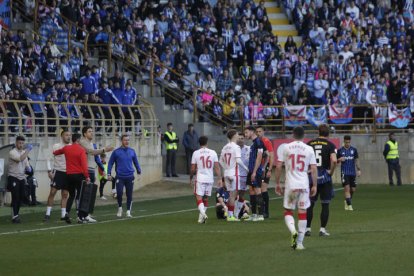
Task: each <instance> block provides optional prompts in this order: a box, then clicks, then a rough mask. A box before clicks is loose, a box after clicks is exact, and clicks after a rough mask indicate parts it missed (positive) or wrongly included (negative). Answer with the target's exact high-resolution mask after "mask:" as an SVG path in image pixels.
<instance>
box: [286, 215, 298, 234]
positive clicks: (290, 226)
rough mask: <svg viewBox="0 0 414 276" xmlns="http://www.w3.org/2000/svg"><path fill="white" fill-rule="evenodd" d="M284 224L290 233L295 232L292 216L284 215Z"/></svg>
mask: <svg viewBox="0 0 414 276" xmlns="http://www.w3.org/2000/svg"><path fill="white" fill-rule="evenodd" d="M285 223H286V226H287V228H288V229H289V231H290V233H292V234H293V233H295V232H296V228H295V219H294V218H293V216H291V215H285Z"/></svg>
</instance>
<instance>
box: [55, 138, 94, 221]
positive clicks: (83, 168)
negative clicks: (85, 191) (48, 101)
mask: <svg viewBox="0 0 414 276" xmlns="http://www.w3.org/2000/svg"><path fill="white" fill-rule="evenodd" d="M80 139H81V135H80V134H77V133H76V134H73V135H72V145H68V146H65V147H63V148H61V149H59V150H56V151H54V152H53V154H54V155H61V154H64V155H65V159H66V174H67V177H68V183H69V185H68V186H69V187H68V188H69V199H68V203H67V205H66V212H67V213H68V214H69V212H70V209H71V208H72V204H73V200H74V199H75V193H76V202H77V204H76V206H78V202H79V198H80V190H81V187H82V181H84V180H86V182H87V183H89V182H90V178H89V173H88V161H87V159H86V151H85V149H84V148H83V147H82V146H81V145H80ZM87 215H88V214H87V213H85V212H82V211H80V210H79V212H78V223H87V222H88V221H87V219H86V216H87Z"/></svg>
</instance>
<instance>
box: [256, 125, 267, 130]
mask: <svg viewBox="0 0 414 276" xmlns="http://www.w3.org/2000/svg"><path fill="white" fill-rule="evenodd" d="M258 128H261V129H263V131H265V130H266V129H265V127H264V126H260V125H259V126H257V127H256V130H257V129H258Z"/></svg>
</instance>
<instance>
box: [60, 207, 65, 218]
mask: <svg viewBox="0 0 414 276" xmlns="http://www.w3.org/2000/svg"><path fill="white" fill-rule="evenodd" d="M60 213H61V215H62V218H63V217H64V216H65V215H66V208H61V209H60Z"/></svg>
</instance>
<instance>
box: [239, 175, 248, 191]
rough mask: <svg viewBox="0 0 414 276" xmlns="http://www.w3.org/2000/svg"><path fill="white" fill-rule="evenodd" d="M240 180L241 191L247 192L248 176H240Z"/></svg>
mask: <svg viewBox="0 0 414 276" xmlns="http://www.w3.org/2000/svg"><path fill="white" fill-rule="evenodd" d="M238 179H239V191H247V184H246V183H247V175H246V176H241V175H239V176H238Z"/></svg>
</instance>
